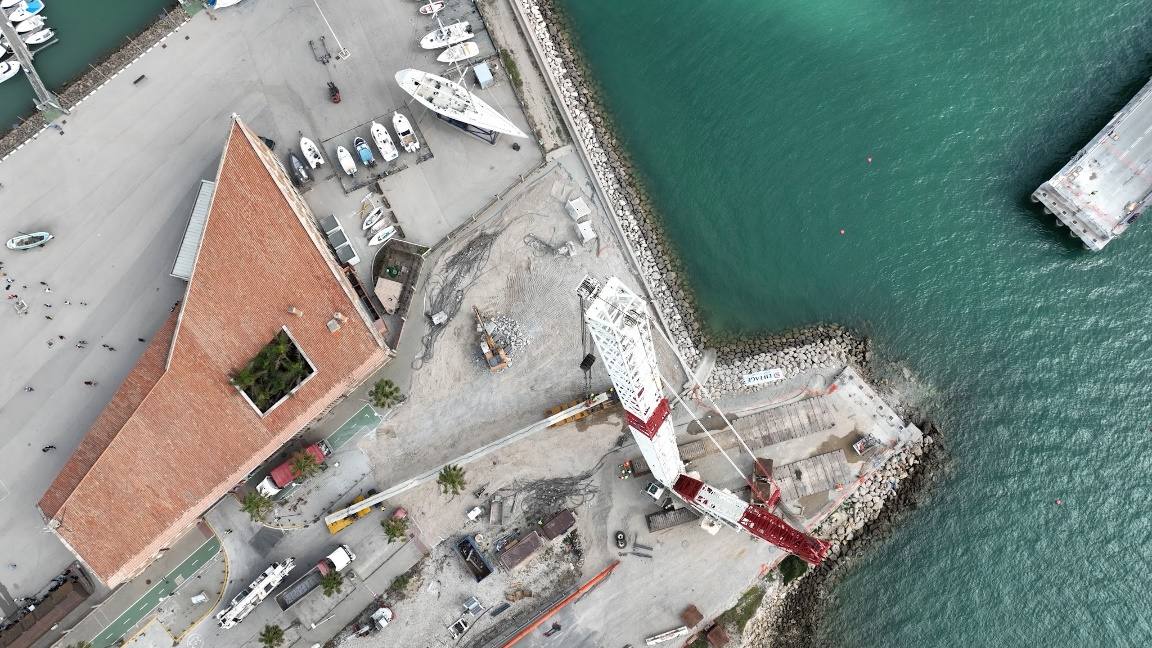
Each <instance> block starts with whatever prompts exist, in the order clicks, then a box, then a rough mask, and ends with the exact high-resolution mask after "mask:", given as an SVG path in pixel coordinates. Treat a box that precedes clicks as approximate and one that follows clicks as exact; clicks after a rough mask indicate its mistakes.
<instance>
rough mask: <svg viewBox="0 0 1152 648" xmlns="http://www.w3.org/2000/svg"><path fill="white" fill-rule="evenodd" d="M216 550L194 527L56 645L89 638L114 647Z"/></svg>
mask: <svg viewBox="0 0 1152 648" xmlns="http://www.w3.org/2000/svg"><path fill="white" fill-rule="evenodd" d="M219 551H220V541H219V540H218V539H217V538H216V536H214V535H211V531H209V530H207V529H205V528H204V527H199V526H198V527H196V528H195V529H193V530H192V531H191V532H190V533H188V534H187V535H185V536H184V537H183V538H181V539H180V540H179V541H178V542H177V543H176V544H175V545H173V547H172V548H171V549H170V550H169V551H168V553H167V554H166V555H165V556H164V558H161V559H160V560H158V561H157V562H155V563H153V564H152V566H151V567H149V568H148V569H146V570H145V571H144V573H143V574H141V575H140V576H139V577H137V578H136V579H135V580H133V581H131V582H129V583H126V584H125V585H123V586H122V587H120V589H118V590H116V592H114V593H113V594H112V596H110V597H108V599H107V600H106V601H104V602H103V603H101V604H100V605H99V606H97V607H96V608H95V609H94V610H93V611H92V613H91V614H89V615H88V616H87V617H85V618H84V620H82V621H81V622H80V623H79V624H77V625H76V628H75V629H73V630H72V631H71V632H69V633H68V635H67V637H66V638H65V639H64V640H62V641H61V642H58V643H60V644H62V645H67V644H68V643H70V642H74V641H77V640H79V639H87V638H88V637H91V639H87V640H88V641H91V642H92V646H93V648H109V647H111V646H113V645H115V644H116V642H117V641H119V640H120V639H121V638H123V637H125V636H126V635H128V634H129V633H130V632H131V631H132V630H133V629H134V628H136V627H137V626H139V625H140V622H141V621H144V620H145V619H146V618H148V617H149V616H150V615H151V614H152V612H153V611H154V610H155V609H156V608H157V606H159V605H160V603H161V602H162V601H163V600H164V599H166V598H168V597H169V596H172V595H173V593H175V592H176V591H177V590H179V589H180V586H181V585H183V584H184V583H185V582H186V581H187V580H188V579H189V578H191V577H192V576H193V575H194V574H196V572H198V571H199V570H200V569H201V568H202V567H203V566H204V565H205V563H207V562H208V561H209V560H211V559H212V558H213V557H214V556H215V555H216V554H217V553H218V552H219ZM175 561H179V562H175Z"/></svg>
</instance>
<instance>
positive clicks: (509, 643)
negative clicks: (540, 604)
mask: <svg viewBox="0 0 1152 648" xmlns="http://www.w3.org/2000/svg"><path fill="white" fill-rule="evenodd" d="M618 566H620V561H619V560H613V561H612V564H611V565H608V567H607V568H605V569H604V571H602V572H600V573H599V574H596V575H595V576H593V577H592V578H591V579H589V580H588V582H587V583H584V584H583V585H581V586H580V588H579V589H577V590H576V591H575V592H572V593H571V594H569V595H568V596H565V597H564V600H562V601H560V602H559V603H557V604H556V605H553V606H552V607H550V608H548V610H547V611H545V612H544V614H541V615H540V617H539V618H538V619H536V620H535V621H533V622H532V623H529V624H528V625H527V626H525V627H524V629H523V630H521V631H520V632H517V633H516V634H515V635H514V636H513V637H512V638H511V639H509V640H508V641H506V642H504V645H503V646H501V647H500V648H510V647H511V646H515V645H516V644H517V643H520V640H521V639H523V638H524V637H527V636H528V635H530V634H532V631H533V630H535V629H536V628H539V627H540V626H541V624H543V623H544V622H545V621H547V620H548V619H550V618H552V615H553V614H556V613H557V612H559V611H560V610H561V609H562V608H564V606H566V605H568V604H569V603H571V602H572V601H574V600H576V599H577V598H579V597H580V596H581V595H582V594H584V593H585V592H587V591H588V590H590V589H592V588H593V587H596V585H597V584H598V583H599V582H600V581H602V580H604V579H605V578H608V575H609V574H611V573H612V570H614V569H616V568H617V567H618Z"/></svg>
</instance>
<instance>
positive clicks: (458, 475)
mask: <svg viewBox="0 0 1152 648" xmlns="http://www.w3.org/2000/svg"><path fill="white" fill-rule="evenodd" d="M436 483H437V484H440V492H442V493H444V494H445V495H447V494H448V493H452V494H453V495H459V494H460V491H462V490H464V486H465V485H466V484H467V482H466V481H465V479H464V469H463V468H461V467H460V466H455V465H452V464H449V465H447V466H444V468H442V469H441V470H440V475H439V476H438V477H436Z"/></svg>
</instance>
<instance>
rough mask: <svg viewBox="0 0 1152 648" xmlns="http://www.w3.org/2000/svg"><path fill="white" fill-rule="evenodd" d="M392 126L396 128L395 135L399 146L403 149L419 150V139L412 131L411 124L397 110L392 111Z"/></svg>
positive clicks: (409, 150) (412, 151)
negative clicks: (398, 140) (398, 139)
mask: <svg viewBox="0 0 1152 648" xmlns="http://www.w3.org/2000/svg"><path fill="white" fill-rule="evenodd" d="M392 128H393V129H395V130H396V137H399V138H400V146H402V147H404V150H405V151H408V152H409V153H415V152H416V151H419V150H420V140H418V139H416V133H413V132H412V124H409V123H408V118H407V117H405V116H404V115H401V114H400V111H399V110H397V111H396V112H394V113H392Z"/></svg>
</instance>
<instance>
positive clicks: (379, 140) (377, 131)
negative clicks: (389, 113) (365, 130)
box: [370, 122, 400, 162]
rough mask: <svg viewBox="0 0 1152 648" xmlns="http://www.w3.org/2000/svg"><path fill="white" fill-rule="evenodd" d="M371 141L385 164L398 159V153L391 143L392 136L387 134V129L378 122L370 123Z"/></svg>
mask: <svg viewBox="0 0 1152 648" xmlns="http://www.w3.org/2000/svg"><path fill="white" fill-rule="evenodd" d="M370 130H371V132H372V141H373V142H375V143H376V148H377V149H379V150H380V155H381V156H382V157H383V158H384V161H385V162H391V161H392V160H395V159H396V158H398V157H400V151H397V150H396V144H394V143H393V142H392V136H391V135H389V134H388V129H387V128H385V127H384V124H381V123H380V122H372V128H371V129H370Z"/></svg>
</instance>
